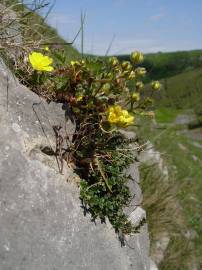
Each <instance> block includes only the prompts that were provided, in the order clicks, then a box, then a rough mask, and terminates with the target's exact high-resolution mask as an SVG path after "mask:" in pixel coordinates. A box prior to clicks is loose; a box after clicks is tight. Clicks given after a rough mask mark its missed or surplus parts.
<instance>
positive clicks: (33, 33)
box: [0, 0, 80, 60]
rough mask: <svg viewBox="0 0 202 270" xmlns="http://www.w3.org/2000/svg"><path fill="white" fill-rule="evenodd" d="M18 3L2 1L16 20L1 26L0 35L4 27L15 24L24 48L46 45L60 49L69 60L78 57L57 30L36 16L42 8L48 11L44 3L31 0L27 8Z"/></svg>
mask: <svg viewBox="0 0 202 270" xmlns="http://www.w3.org/2000/svg"><path fill="white" fill-rule="evenodd" d="M19 3H21V1H17V0H3V5H4V6H6V7H9V8H10V9H12V10H14V11H15V13H16V18H15V19H14V20H11V22H9V23H7V25H6V24H5V25H3V24H2V26H1V29H0V35H1V34H2V33H3V31H5V29H6V27H10V28H12V27H13V26H15V24H16V23H17V24H19V27H20V34H21V35H22V42H23V45H24V47H25V48H26V47H28V46H29V47H30V48H31V47H32V45H33V47H38V46H39V47H43V46H45V45H46V44H47V45H48V46H49V47H50V48H51V47H52V46H57V47H60V48H62V49H63V50H64V51H65V53H66V55H67V59H69V60H70V59H71V60H72V59H76V58H78V57H79V56H80V54H79V52H78V51H77V50H76V49H75V48H74V47H73V45H71V44H68V42H69V41H66V40H64V39H63V38H62V37H60V36H59V34H58V33H57V30H56V29H54V28H53V27H51V26H49V25H48V24H47V23H46V18H43V17H41V16H40V15H39V14H38V12H39V11H41V10H43V8H46V9H48V6H47V4H46V3H45V2H44V1H36V0H33V1H31V2H30V3H29V5H28V6H25V5H24V4H23V1H22V3H21V4H19ZM44 3H45V4H44ZM2 12H3V11H1V10H0V15H2V14H1V13H2ZM47 15H48V14H47ZM7 41H8V40H7ZM10 42H11V43H12V42H13V41H12V40H11V41H10ZM8 50H9V48H8Z"/></svg>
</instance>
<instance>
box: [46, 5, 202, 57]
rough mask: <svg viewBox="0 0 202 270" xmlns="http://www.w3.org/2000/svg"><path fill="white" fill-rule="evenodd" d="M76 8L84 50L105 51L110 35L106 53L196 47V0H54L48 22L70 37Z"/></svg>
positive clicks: (200, 9) (201, 21) (200, 43)
mask: <svg viewBox="0 0 202 270" xmlns="http://www.w3.org/2000/svg"><path fill="white" fill-rule="evenodd" d="M81 10H83V11H85V13H86V22H85V38H84V51H85V52H86V53H94V54H99V55H103V54H105V52H106V50H107V48H108V46H109V44H110V42H111V41H112V39H113V43H112V46H111V50H110V53H109V54H124V53H130V52H131V51H133V50H136V49H137V50H141V51H143V52H145V53H148V52H158V51H176V50H190V49H200V48H202V35H201V27H202V0H102V1H101V0H56V1H55V6H54V8H53V10H52V12H51V14H50V15H49V18H48V22H49V23H50V24H51V25H52V26H54V27H55V28H57V29H58V31H59V33H60V34H61V35H62V36H63V37H64V38H65V39H67V40H69V41H71V40H72V39H73V37H74V35H75V34H76V32H77V31H78V29H79V27H80V13H81ZM75 46H76V47H77V48H78V49H79V48H80V40H79V39H78V40H77V41H76V43H75Z"/></svg>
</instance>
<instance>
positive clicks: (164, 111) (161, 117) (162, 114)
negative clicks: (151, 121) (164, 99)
mask: <svg viewBox="0 0 202 270" xmlns="http://www.w3.org/2000/svg"><path fill="white" fill-rule="evenodd" d="M180 112H181V111H180V110H177V109H172V110H170V109H169V108H165V107H162V108H158V109H157V110H156V111H155V115H156V121H157V122H158V123H163V124H165V123H168V124H169V123H171V122H173V121H174V120H175V118H176V116H177V115H178V114H180Z"/></svg>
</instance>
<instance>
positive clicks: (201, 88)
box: [155, 68, 202, 114]
mask: <svg viewBox="0 0 202 270" xmlns="http://www.w3.org/2000/svg"><path fill="white" fill-rule="evenodd" d="M161 83H162V89H161V91H160V92H159V93H158V94H156V96H155V98H156V105H157V107H164V108H165V107H167V108H172V109H194V111H195V112H196V113H198V114H201V113H202V68H197V69H194V70H191V71H186V72H183V73H181V74H179V75H176V76H173V77H170V78H166V79H163V80H161Z"/></svg>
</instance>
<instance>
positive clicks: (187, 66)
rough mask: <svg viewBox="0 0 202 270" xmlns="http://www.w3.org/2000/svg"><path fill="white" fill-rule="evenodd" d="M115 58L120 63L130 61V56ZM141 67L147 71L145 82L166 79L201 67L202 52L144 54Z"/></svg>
mask: <svg viewBox="0 0 202 270" xmlns="http://www.w3.org/2000/svg"><path fill="white" fill-rule="evenodd" d="M117 57H118V58H119V60H120V61H124V60H129V59H130V55H119V56H117ZM142 66H144V67H145V68H146V69H147V71H148V75H147V81H151V80H159V79H163V78H168V77H171V76H174V75H177V74H180V73H182V72H184V71H188V70H192V69H195V68H199V67H202V50H193V51H179V52H168V53H162V52H159V53H152V54H146V55H145V61H144V62H143V64H142Z"/></svg>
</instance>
